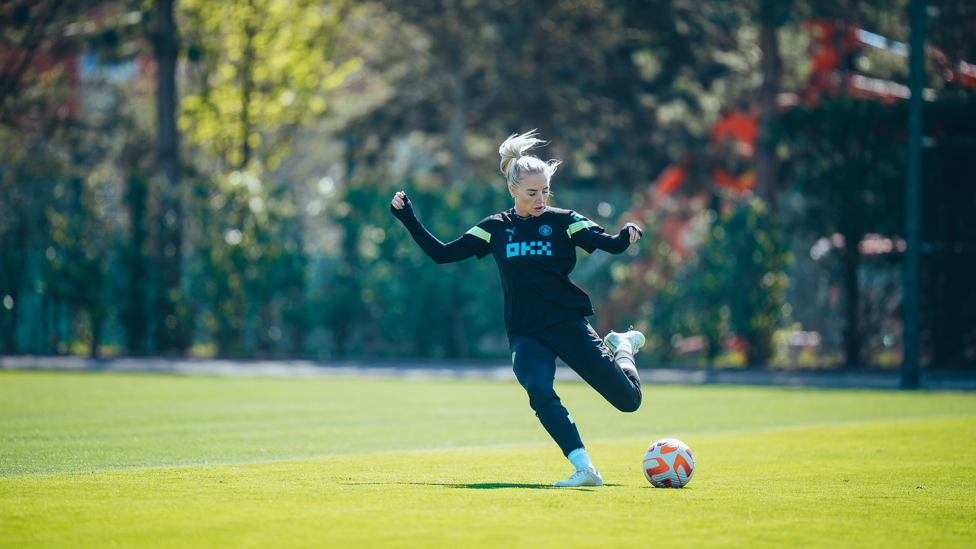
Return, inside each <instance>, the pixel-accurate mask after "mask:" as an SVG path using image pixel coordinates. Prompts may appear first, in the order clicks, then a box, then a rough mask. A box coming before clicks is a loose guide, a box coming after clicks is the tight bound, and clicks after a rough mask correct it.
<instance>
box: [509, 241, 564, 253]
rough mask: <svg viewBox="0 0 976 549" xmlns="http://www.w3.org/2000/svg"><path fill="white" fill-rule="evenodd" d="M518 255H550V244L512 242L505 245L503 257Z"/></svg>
mask: <svg viewBox="0 0 976 549" xmlns="http://www.w3.org/2000/svg"><path fill="white" fill-rule="evenodd" d="M518 255H552V244H550V243H548V242H512V243H510V244H508V245H507V246H505V257H515V256H518Z"/></svg>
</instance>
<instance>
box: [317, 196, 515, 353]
mask: <svg viewBox="0 0 976 549" xmlns="http://www.w3.org/2000/svg"><path fill="white" fill-rule="evenodd" d="M399 189H402V190H405V191H406V192H407V194H408V196H410V197H411V200H412V201H413V203H414V206H415V209H416V211H417V215H418V217H419V218H420V220H421V222H422V223H424V224H425V225H426V226H427V227H428V229H429V230H430V231H431V232H432V233H433V234H434V235H435V236H438V237H439V238H441V239H442V240H443V241H445V242H447V241H450V240H454V239H455V238H458V237H460V236H461V235H462V234H463V233H464V231H466V230H467V229H469V228H470V227H472V226H474V225H475V224H476V223H477V222H478V221H481V219H483V218H484V217H485V216H487V215H490V214H492V213H494V212H496V211H500V210H502V209H505V208H507V207H508V204H507V203H506V202H505V199H504V195H503V194H502V193H499V192H498V190H497V189H493V188H491V187H490V186H489V185H488V184H486V183H483V182H468V183H462V184H458V185H455V186H453V187H451V188H448V189H446V190H445V191H443V192H442V191H437V192H434V191H431V190H428V189H424V188H418V187H416V186H414V185H412V184H409V183H408V184H406V185H404V186H402V187H400V188H399ZM399 189H397V190H399ZM393 193H394V190H393V189H391V188H390V187H385V186H383V187H378V186H372V185H359V186H354V187H351V188H347V189H346V190H345V191H344V193H343V194H342V195H341V196H340V197H339V199H338V202H337V203H336V204H335V205H334V206H333V208H332V214H333V216H334V219H335V221H336V223H337V224H338V225H339V227H340V228H341V230H342V236H341V246H340V247H339V249H338V250H336V252H337V253H336V256H335V258H334V262H333V263H332V265H331V267H330V272H329V276H328V278H327V282H326V287H323V288H322V289H321V292H322V294H321V295H322V296H323V300H324V310H325V311H327V313H326V314H327V319H326V324H327V325H329V326H330V327H332V329H333V330H334V337H335V349H336V352H337V353H338V354H339V355H372V356H401V357H403V356H420V357H442V356H448V357H455V358H456V357H468V356H473V357H481V358H486V357H498V356H504V355H505V354H506V349H507V339H506V336H505V329H504V323H503V322H502V297H501V295H502V292H501V284H500V282H499V281H498V275H497V273H496V272H495V269H494V268H493V267H494V266H493V265H492V262H493V260H492V259H489V258H485V259H483V260H481V261H477V260H475V259H469V260H467V261H464V262H461V263H456V264H448V265H436V264H435V263H434V262H433V261H432V260H430V258H428V257H427V256H426V255H425V254H424V253H423V251H422V250H421V249H420V248H419V247H418V246H417V245H416V243H415V242H414V241H413V239H412V238H410V236H409V233H407V232H406V230H405V229H404V228H403V226H402V225H401V224H400V222H399V221H397V220H396V218H394V217H393V215H392V214H391V213H390V211H389V203H390V200H391V199H392V197H393ZM375 334H383V345H382V346H374V345H371V340H374V338H375Z"/></svg>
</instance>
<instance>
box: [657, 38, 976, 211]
mask: <svg viewBox="0 0 976 549" xmlns="http://www.w3.org/2000/svg"><path fill="white" fill-rule="evenodd" d="M802 27H803V28H804V29H806V30H808V31H809V32H810V33H811V36H812V39H811V42H810V47H809V59H810V65H811V72H810V76H809V77H808V79H807V83H806V86H805V87H804V89H803V90H801V91H800V92H799V93H785V94H780V100H779V103H780V105H781V106H783V107H785V108H788V107H791V106H794V105H798V104H800V103H801V102H806V103H807V104H810V105H816V104H818V103H820V101H821V98H822V97H823V95H824V94H827V95H831V96H837V95H840V94H845V95H848V96H850V97H854V98H857V99H865V100H868V99H872V100H878V101H882V102H884V103H895V102H898V101H901V100H903V99H907V98H908V96H909V93H908V86H905V85H903V84H899V83H897V82H893V81H890V80H882V79H878V78H873V77H871V76H868V75H865V74H862V73H859V72H857V71H854V70H852V69H850V68H849V67H846V65H849V63H848V62H847V60H849V59H851V58H852V57H853V56H854V55H856V54H857V53H858V52H859V51H861V50H863V49H864V48H875V49H878V50H886V51H888V52H890V53H891V54H892V55H898V56H902V57H907V55H908V45H907V44H904V43H902V42H896V41H893V40H889V39H887V38H885V37H883V36H880V35H877V34H874V33H872V32H869V31H866V30H864V29H861V28H858V27H855V26H851V25H845V24H844V23H843V22H838V21H834V20H831V19H807V20H805V21H804V22H803V23H802ZM925 51H926V53H927V54H928V57H929V59H930V60H931V61H933V62H934V63H936V64H937V65H938V67H939V68H940V69H941V74H942V76H943V78H944V79H945V81H946V82H947V83H949V84H952V85H955V86H960V87H964V88H968V89H972V90H976V65H971V64H969V63H967V62H965V61H958V62H953V61H950V60H949V58H948V57H947V56H946V55H945V54H944V53H943V52H942V51H941V50H939V49H938V48H936V47H935V46H932V45H926V47H925ZM925 93H926V99H928V100H934V99H935V90H926V92H925ZM758 135H759V124H758V112H756V111H755V110H753V111H751V112H749V113H742V112H737V111H731V112H728V113H726V114H725V115H724V116H723V117H722V118H721V119H719V120H718V121H717V122H715V124H713V125H712V129H711V142H712V144H713V145H715V146H720V145H722V144H723V143H724V142H726V140H731V141H732V143H733V146H734V147H733V148H734V150H735V152H736V154H737V155H738V156H739V158H740V159H741V160H745V161H751V160H752V157H753V154H754V152H755V146H756V139H757V137H758ZM690 164H691V161H690V160H689V159H684V160H682V161H681V162H680V163H676V164H672V165H670V166H668V167H667V168H665V169H664V171H663V172H661V174H660V175H659V176H658V178H657V180H655V181H654V183H652V184H651V189H652V192H651V194H652V195H657V196H658V197H660V196H668V195H672V194H673V193H674V192H675V191H677V190H678V188H680V187H681V185H682V183H683V182H684V181H685V180H686V179H687V176H688V167H689V166H690ZM711 175H712V184H713V185H714V187H716V188H717V189H727V190H731V191H734V192H736V193H738V194H744V193H745V192H747V191H750V190H751V189H752V188H753V186H754V185H755V180H756V178H755V174H754V173H753V171H752V170H746V171H744V172H742V173H739V174H734V173H732V170H731V169H729V168H727V167H724V166H719V167H716V168H715V169H713V170H712V174H711ZM648 206H652V205H651V204H649V205H648Z"/></svg>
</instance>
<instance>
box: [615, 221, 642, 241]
mask: <svg viewBox="0 0 976 549" xmlns="http://www.w3.org/2000/svg"><path fill="white" fill-rule="evenodd" d="M624 230H626V231H627V233H628V234H629V235H630V243H631V244H633V243H634V242H637V241H638V240H640V239H641V237H642V236H644V231H643V230H641V228H640V227H638V226H637V225H636V224H634V223H630V222H627V223H625V224H624V228H623V229H620V234H621V235H623V234H624Z"/></svg>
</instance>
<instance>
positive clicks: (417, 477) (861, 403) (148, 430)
mask: <svg viewBox="0 0 976 549" xmlns="http://www.w3.org/2000/svg"><path fill="white" fill-rule="evenodd" d="M557 391H559V392H560V394H561V396H562V398H563V402H564V403H565V404H566V406H567V407H568V408H569V410H570V412H572V414H573V417H574V418H575V419H576V421H577V424H578V425H579V427H580V431H581V434H582V436H583V440H584V441H585V442H586V443H587V446H588V449H589V451H590V454H591V456H592V457H593V459H594V461H595V463H596V465H597V467H598V469H600V471H601V473H602V474H603V477H604V481H605V482H606V485H605V486H603V487H600V488H580V489H556V488H552V487H551V484H552V483H553V482H555V481H556V480H560V479H562V478H565V477H567V476H569V474H570V473H571V472H572V470H571V467H570V466H569V463H568V461H566V460H565V458H563V457H562V454H561V453H560V452H559V450H558V448H557V447H556V445H555V444H554V443H552V442H551V441H550V440H549V438H548V436H547V435H546V434H545V432H544V431H543V429H542V427H541V426H540V425H539V424H538V421H537V420H536V418H535V417H534V416H533V414H532V413H531V410H529V408H528V403H527V398H526V397H525V395H524V393H523V391H522V389H521V387H519V386H518V385H517V384H515V383H502V382H477V381H463V382H462V381H401V380H337V379H315V380H299V379H240V378H200V377H178V376H165V375H149V374H146V375H140V374H98V373H44V372H40V373H38V372H0V547H33V546H47V547H102V546H108V547H112V546H129V547H209V546H232V547H269V546H299V547H301V546H310V547H388V546H389V547H559V548H565V547H631V546H654V545H658V544H661V543H662V542H664V543H668V544H680V545H681V546H685V547H715V546H738V547H756V546H759V547H763V546H790V547H804V546H806V547H828V546H830V547H883V548H885V549H888V548H892V547H912V548H918V547H967V548H969V547H973V546H976V464H974V459H973V456H974V455H976V395H973V394H962V393H909V392H885V391H851V390H843V391H842V390H799V389H783V388H755V387H719V386H704V387H684V386H650V385H648V386H645V388H644V394H645V397H644V404H643V406H642V408H641V410H640V411H639V412H637V413H635V414H622V413H620V412H617V411H615V410H614V409H613V408H612V407H611V406H610V405H609V404H607V403H606V402H604V401H602V400H601V399H600V397H599V396H598V395H596V393H595V392H594V391H593V390H592V389H590V388H589V387H588V386H586V385H583V384H573V383H564V384H561V385H557ZM664 437H677V438H680V439H682V440H683V441H684V442H686V443H687V444H688V445H689V446H691V448H692V450H693V451H694V452H695V456H696V458H697V463H696V469H695V474H694V478H693V479H692V481H691V483H690V484H689V485H688V486H687V487H685V488H683V489H680V490H669V489H655V488H651V487H650V485H649V484H648V483H647V481H645V480H644V478H643V475H642V473H641V471H640V463H641V458H642V457H643V453H644V450H645V448H646V447H647V446H648V445H649V444H650V443H651V442H654V441H655V440H657V439H659V438H664Z"/></svg>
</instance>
